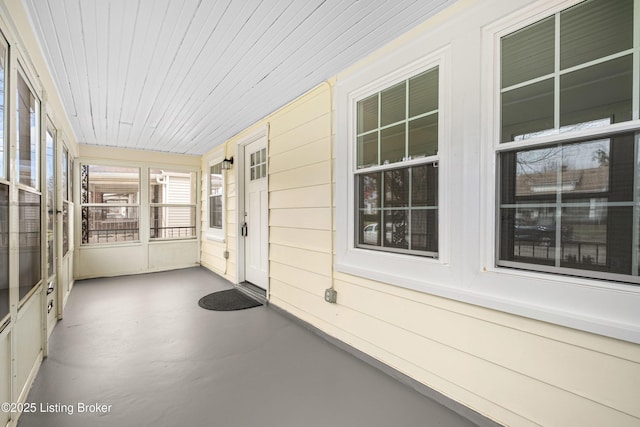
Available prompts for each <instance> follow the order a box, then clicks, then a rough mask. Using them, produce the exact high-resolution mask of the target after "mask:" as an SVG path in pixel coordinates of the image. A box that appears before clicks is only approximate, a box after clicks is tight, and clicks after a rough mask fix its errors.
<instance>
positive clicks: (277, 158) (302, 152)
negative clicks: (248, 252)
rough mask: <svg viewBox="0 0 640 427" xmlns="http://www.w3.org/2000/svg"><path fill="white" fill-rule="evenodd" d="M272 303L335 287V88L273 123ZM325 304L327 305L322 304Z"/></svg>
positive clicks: (315, 92) (300, 103)
mask: <svg viewBox="0 0 640 427" xmlns="http://www.w3.org/2000/svg"><path fill="white" fill-rule="evenodd" d="M270 126H271V132H270V136H269V162H270V165H269V226H270V228H269V237H270V238H269V243H270V245H269V252H270V256H269V259H270V263H269V265H270V293H271V301H273V302H275V303H276V304H279V302H280V301H286V300H287V299H288V298H287V296H288V295H290V290H291V289H293V290H294V291H298V292H302V293H303V294H308V295H311V296H314V297H316V298H317V297H318V296H320V297H321V296H322V295H323V293H324V289H326V288H328V287H330V286H331V251H332V249H331V248H332V241H331V238H332V235H331V226H332V224H331V216H332V215H331V214H332V212H331V204H332V203H331V181H332V179H331V171H332V167H331V162H332V158H331V157H332V156H331V151H332V150H331V144H332V142H331V87H330V86H329V85H328V84H325V85H322V86H320V87H318V88H316V89H315V90H313V91H311V92H309V93H308V94H307V95H305V96H304V97H302V98H301V99H299V100H298V101H297V102H295V103H294V104H292V105H291V106H290V107H288V108H284V109H283V110H282V111H280V112H278V113H277V114H275V115H274V116H273V117H272V118H271V120H270ZM321 301H322V300H321Z"/></svg>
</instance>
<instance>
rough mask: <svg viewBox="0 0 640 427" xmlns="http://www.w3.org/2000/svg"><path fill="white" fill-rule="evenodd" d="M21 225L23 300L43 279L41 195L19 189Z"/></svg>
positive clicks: (20, 295) (20, 281) (20, 275)
mask: <svg viewBox="0 0 640 427" xmlns="http://www.w3.org/2000/svg"><path fill="white" fill-rule="evenodd" d="M18 211H19V216H20V227H19V244H18V246H19V251H20V252H19V256H18V259H19V264H20V274H19V283H20V291H19V298H20V300H22V299H23V298H24V297H25V296H26V295H27V294H28V293H29V291H30V290H31V289H32V288H33V287H34V286H36V285H38V283H39V282H40V280H41V277H40V275H41V274H40V272H41V265H40V264H41V261H40V234H41V231H40V195H39V194H36V193H31V192H28V191H25V190H19V191H18Z"/></svg>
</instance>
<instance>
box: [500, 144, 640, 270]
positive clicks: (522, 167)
mask: <svg viewBox="0 0 640 427" xmlns="http://www.w3.org/2000/svg"><path fill="white" fill-rule="evenodd" d="M634 150H635V148H634V135H620V136H616V137H612V138H607V139H598V140H594V141H587V142H579V143H570V144H558V145H553V146H549V147H544V148H534V149H529V150H522V151H512V152H507V153H503V154H501V156H500V157H501V165H500V168H501V201H500V212H501V215H500V249H499V254H500V260H502V261H517V262H521V263H527V264H538V265H547V266H552V267H565V268H571V269H580V270H592V271H602V272H610V273H617V274H626V275H631V274H635V273H633V272H632V268H631V267H632V252H633V250H632V239H633V234H634V233H633V231H634V228H636V227H637V226H638V225H637V224H635V225H634V223H633V221H634V215H633V203H634V201H633V192H634V191H633V185H634V184H633V182H634V173H636V172H634V170H635V165H634V161H633V159H634Z"/></svg>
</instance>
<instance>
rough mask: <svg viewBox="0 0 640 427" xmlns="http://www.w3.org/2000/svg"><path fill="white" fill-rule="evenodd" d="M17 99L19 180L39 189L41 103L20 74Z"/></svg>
mask: <svg viewBox="0 0 640 427" xmlns="http://www.w3.org/2000/svg"><path fill="white" fill-rule="evenodd" d="M16 98H17V111H16V118H17V120H16V130H17V135H18V138H17V141H18V143H17V147H16V150H17V156H18V180H19V182H20V183H21V184H24V185H28V186H29V187H33V188H37V187H38V146H39V144H38V140H39V132H38V129H39V124H40V121H39V118H38V116H39V103H38V100H37V99H36V97H35V96H34V95H33V93H32V92H31V89H29V86H28V85H27V82H26V81H25V80H24V78H23V77H22V74H20V73H18V82H17V87H16Z"/></svg>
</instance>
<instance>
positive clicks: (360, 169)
mask: <svg viewBox="0 0 640 427" xmlns="http://www.w3.org/2000/svg"><path fill="white" fill-rule="evenodd" d="M434 71H435V72H437V73H438V82H439V81H440V79H439V73H440V69H439V66H438V65H436V66H434V67H432V68H427V69H426V70H424V71H419V72H418V73H417V74H413V75H411V76H408V77H407V78H405V79H402V80H400V81H399V82H396V83H392V84H391V86H387V87H383V88H381V89H380V90H378V91H376V92H374V93H372V94H370V95H364V96H362V97H360V96H358V97H355V96H354V98H353V102H355V106H353V107H352V108H354V109H355V110H356V112H355V120H356V123H357V121H358V112H357V110H358V104H359V103H360V102H362V101H364V100H366V99H368V98H372V97H373V96H376V97H377V105H378V114H377V118H378V123H377V125H376V126H375V128H374V129H372V130H369V131H366V132H362V133H360V135H359V134H358V133H357V130H355V132H356V133H355V134H354V135H352V136H351V137H352V138H353V137H354V136H355V138H353V139H354V140H355V147H353V148H352V150H353V153H354V155H353V158H352V161H353V165H352V171H351V173H352V175H353V179H354V180H355V182H354V183H353V187H354V189H353V191H354V203H355V204H356V206H359V204H360V198H361V195H360V194H359V192H360V190H359V188H356V187H358V184H356V182H357V183H359V182H360V179H361V178H360V177H364V176H366V175H368V174H380V176H381V177H382V179H381V181H382V182H381V183H380V194H379V196H378V200H379V201H380V203H381V205H383V206H382V207H380V208H378V209H379V210H380V218H379V221H378V230H381V229H382V228H384V229H385V235H384V236H382V237H380V243H381V244H380V245H373V244H367V243H366V242H364V241H363V242H360V241H358V239H357V238H356V237H355V235H356V234H359V232H360V230H361V229H362V228H363V225H362V223H361V218H360V216H359V215H358V212H357V211H358V209H359V207H356V208H355V211H354V233H355V234H354V246H355V247H357V248H361V249H368V250H374V251H382V252H394V253H399V254H406V255H413V256H424V257H429V258H433V259H437V258H439V251H438V248H437V249H436V250H435V251H426V250H425V251H421V250H416V249H409V248H407V249H404V248H397V247H393V246H385V244H384V242H385V240H386V233H387V232H386V226H387V223H386V222H385V214H384V213H385V212H387V211H390V210H395V211H406V212H407V222H408V223H409V233H408V234H409V235H410V236H411V237H410V238H409V242H407V243H408V244H410V243H411V239H412V237H413V236H412V233H411V229H412V222H411V219H410V218H411V214H412V213H414V212H416V211H418V210H421V209H416V208H415V207H414V206H412V201H413V193H412V191H411V190H410V189H411V183H412V182H413V177H412V176H411V173H412V171H413V168H417V167H425V166H426V167H428V166H430V165H431V166H432V167H433V168H434V169H436V170H437V172H439V164H440V155H439V154H440V152H439V145H440V144H439V142H440V141H438V152H437V153H436V154H432V155H425V156H424V157H417V158H415V159H411V158H410V157H409V158H408V159H406V158H403V160H401V161H396V162H393V163H389V162H388V161H383V160H382V159H381V158H380V159H378V164H377V165H369V166H366V165H365V166H359V165H358V154H359V153H358V142H357V139H358V138H359V137H360V136H363V135H365V134H372V133H374V132H376V133H377V134H378V135H379V137H378V138H377V151H378V155H379V156H380V155H381V151H382V148H381V146H382V136H381V133H382V132H383V131H384V130H386V129H389V128H392V127H396V126H399V125H402V126H404V128H405V129H404V130H405V136H404V151H405V154H407V152H408V150H409V144H410V139H409V138H410V126H409V124H410V123H411V122H412V121H415V120H420V119H422V118H424V117H430V116H433V115H437V117H438V119H439V117H440V108H439V103H438V106H437V107H436V108H435V109H433V110H430V111H427V112H426V113H423V114H418V115H415V116H413V117H412V116H410V113H409V108H410V107H409V96H408V95H409V93H410V92H409V90H410V89H409V86H410V81H411V80H412V79H413V78H416V77H418V76H420V75H421V74H427V73H431V72H434ZM400 84H404V85H406V87H405V98H404V102H405V112H404V118H403V119H401V120H397V121H395V122H394V123H391V124H387V125H382V123H381V120H382V118H381V116H382V114H381V111H382V107H383V106H382V102H381V101H382V96H383V93H384V92H385V91H387V90H388V89H391V88H393V87H395V86H397V85H400ZM356 127H357V125H356ZM438 136H439V135H438ZM353 143H354V142H352V144H353ZM380 162H382V164H380ZM397 170H400V171H407V172H408V177H407V178H408V183H407V184H406V185H407V188H408V190H407V198H408V206H406V207H402V208H400V207H397V208H395V209H391V208H389V209H387V208H385V207H384V205H385V196H384V193H385V187H384V186H385V184H384V181H385V179H386V175H387V174H386V173H387V172H393V171H397ZM436 180H437V178H436ZM438 190H439V188H436V190H435V194H436V196H438V195H439V191H438ZM435 203H436V206H435V209H434V207H433V206H430V205H429V206H427V205H425V206H424V211H433V210H435V211H436V215H437V216H436V218H437V220H436V224H438V223H439V206H438V201H437V200H436V202H435ZM380 224H382V226H381V225H380ZM368 226H369V225H367V226H366V227H368ZM437 228H438V226H437V225H436V229H437ZM378 233H379V231H378ZM436 240H437V237H436Z"/></svg>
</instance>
